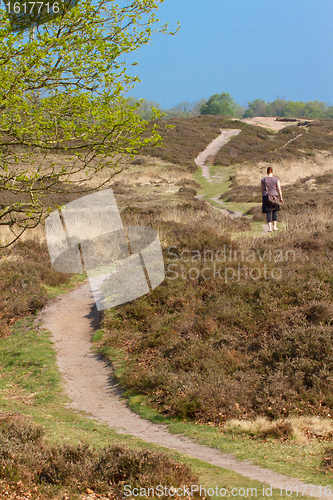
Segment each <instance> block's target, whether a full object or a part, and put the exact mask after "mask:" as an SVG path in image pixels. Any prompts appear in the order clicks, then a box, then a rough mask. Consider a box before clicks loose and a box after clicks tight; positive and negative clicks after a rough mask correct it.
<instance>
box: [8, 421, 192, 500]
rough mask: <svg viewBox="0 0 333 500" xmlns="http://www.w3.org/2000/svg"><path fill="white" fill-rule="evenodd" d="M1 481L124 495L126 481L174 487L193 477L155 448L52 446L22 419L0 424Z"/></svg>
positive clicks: (188, 471)
mask: <svg viewBox="0 0 333 500" xmlns="http://www.w3.org/2000/svg"><path fill="white" fill-rule="evenodd" d="M0 479H1V480H5V481H6V482H9V483H13V484H15V483H17V482H18V481H20V484H23V485H25V486H32V485H34V484H36V485H39V488H40V490H41V491H42V492H44V493H45V492H47V491H48V490H49V491H50V492H53V493H54V491H55V490H61V489H64V488H66V489H67V491H70V492H71V493H72V494H74V493H79V492H83V491H86V490H87V488H89V489H91V490H94V491H96V492H101V493H106V492H110V491H111V492H113V494H114V497H115V498H122V497H123V492H122V491H121V490H122V487H123V485H124V484H128V485H130V486H131V487H132V488H134V487H142V488H144V487H146V488H148V487H154V486H157V485H158V484H163V485H165V486H169V487H171V486H174V487H177V486H181V485H190V484H192V483H193V481H194V480H195V479H196V478H195V477H194V476H193V474H192V472H191V471H190V469H189V468H188V467H187V466H186V465H184V464H182V463H180V462H176V461H174V460H173V459H172V458H170V457H169V456H167V455H165V454H163V453H160V452H158V451H151V450H141V449H138V448H129V447H124V446H120V445H114V446H110V447H108V448H105V449H102V450H95V449H93V448H90V447H89V446H88V445H86V444H84V443H81V444H79V445H76V446H74V445H69V444H64V445H59V446H53V447H50V446H48V445H47V444H46V443H45V442H44V440H43V429H42V428H41V427H40V426H36V425H34V424H32V423H29V422H25V421H24V420H22V421H9V422H7V423H2V424H0ZM50 487H51V489H50Z"/></svg>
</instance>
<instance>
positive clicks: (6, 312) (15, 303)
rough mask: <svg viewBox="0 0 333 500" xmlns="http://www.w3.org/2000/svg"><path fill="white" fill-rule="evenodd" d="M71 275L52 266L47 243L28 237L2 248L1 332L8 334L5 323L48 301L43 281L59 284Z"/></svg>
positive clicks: (34, 309)
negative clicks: (26, 239)
mask: <svg viewBox="0 0 333 500" xmlns="http://www.w3.org/2000/svg"><path fill="white" fill-rule="evenodd" d="M70 276H71V275H68V274H64V273H59V272H57V271H55V270H54V269H53V268H52V266H51V261H50V257H49V253H48V250H47V247H46V244H41V243H39V242H37V241H36V240H30V241H29V240H28V241H25V242H18V243H16V244H15V245H14V246H12V247H10V248H9V249H3V250H2V251H1V254H0V321H1V324H0V333H1V334H2V335H3V336H5V335H6V334H8V330H7V328H6V324H8V323H12V322H13V321H15V320H16V319H18V318H20V317H22V316H25V315H27V314H32V313H34V312H36V311H37V310H39V309H40V308H42V307H43V306H44V305H45V303H46V301H47V293H46V290H45V288H44V287H43V284H46V285H51V286H57V285H60V284H62V283H66V282H67V281H68V280H69V278H70ZM1 325H2V326H1Z"/></svg>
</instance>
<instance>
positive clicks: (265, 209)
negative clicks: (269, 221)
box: [262, 195, 280, 214]
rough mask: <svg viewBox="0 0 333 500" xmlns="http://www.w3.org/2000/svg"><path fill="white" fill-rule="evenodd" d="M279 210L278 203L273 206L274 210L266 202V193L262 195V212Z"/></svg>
mask: <svg viewBox="0 0 333 500" xmlns="http://www.w3.org/2000/svg"><path fill="white" fill-rule="evenodd" d="M279 210H280V205H278V206H277V207H276V208H274V210H273V209H272V207H271V206H270V204H269V203H268V196H267V195H264V196H263V197H262V213H263V214H267V213H268V212H278V211H279Z"/></svg>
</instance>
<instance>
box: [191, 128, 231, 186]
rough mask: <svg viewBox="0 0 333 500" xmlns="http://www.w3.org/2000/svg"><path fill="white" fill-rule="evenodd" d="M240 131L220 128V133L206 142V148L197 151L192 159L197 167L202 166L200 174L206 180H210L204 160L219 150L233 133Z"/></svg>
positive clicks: (210, 157) (212, 156) (213, 155)
mask: <svg viewBox="0 0 333 500" xmlns="http://www.w3.org/2000/svg"><path fill="white" fill-rule="evenodd" d="M240 132H241V130H240V129H233V130H223V129H221V134H220V135H219V136H218V137H216V139H214V140H213V141H212V142H211V143H209V144H208V146H207V147H206V149H205V150H204V151H202V152H201V153H199V155H198V156H197V157H196V159H195V160H194V161H195V163H196V164H197V165H198V167H201V168H202V175H203V176H204V177H205V179H207V181H211V177H210V173H209V166H208V165H206V161H207V160H208V159H212V158H214V157H215V156H216V155H217V153H218V152H219V151H220V149H221V148H222V146H224V145H225V144H227V142H229V141H230V139H231V137H233V136H234V135H238V134H239V133H240Z"/></svg>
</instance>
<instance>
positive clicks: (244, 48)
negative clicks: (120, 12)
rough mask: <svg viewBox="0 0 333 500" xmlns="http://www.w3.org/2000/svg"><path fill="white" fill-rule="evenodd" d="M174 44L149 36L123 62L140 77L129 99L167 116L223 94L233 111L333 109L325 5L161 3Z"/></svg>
mask: <svg viewBox="0 0 333 500" xmlns="http://www.w3.org/2000/svg"><path fill="white" fill-rule="evenodd" d="M158 17H159V18H160V19H161V21H163V22H169V24H170V28H174V27H175V22H176V21H180V23H181V29H180V31H179V32H178V33H177V34H176V35H175V36H174V37H172V36H167V35H162V34H157V35H154V36H153V37H152V44H150V45H148V46H145V47H141V48H140V50H139V51H138V52H137V53H135V54H134V55H131V56H130V57H129V58H128V60H129V61H136V62H138V66H136V67H134V68H133V69H132V70H131V72H133V71H134V72H135V73H133V74H136V75H138V76H139V77H140V79H141V83H139V84H137V86H136V87H135V89H133V90H132V91H131V92H130V95H132V96H134V97H137V98H145V99H148V100H153V101H156V102H158V103H160V104H161V106H162V107H165V108H170V107H172V106H174V105H176V104H177V103H179V102H182V101H197V100H200V99H201V98H208V97H210V96H211V95H212V94H216V93H218V94H220V93H222V92H228V93H230V94H231V95H232V97H233V98H234V99H235V100H236V101H237V102H238V103H239V104H240V105H246V103H247V101H252V100H254V99H256V98H261V99H264V100H265V101H273V100H274V99H275V98H276V97H277V96H283V97H285V98H286V99H288V100H293V101H296V100H300V101H308V100H316V99H318V100H320V101H325V102H328V103H330V104H333V0H316V1H313V0H165V1H164V3H163V4H161V7H160V9H159V12H158Z"/></svg>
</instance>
